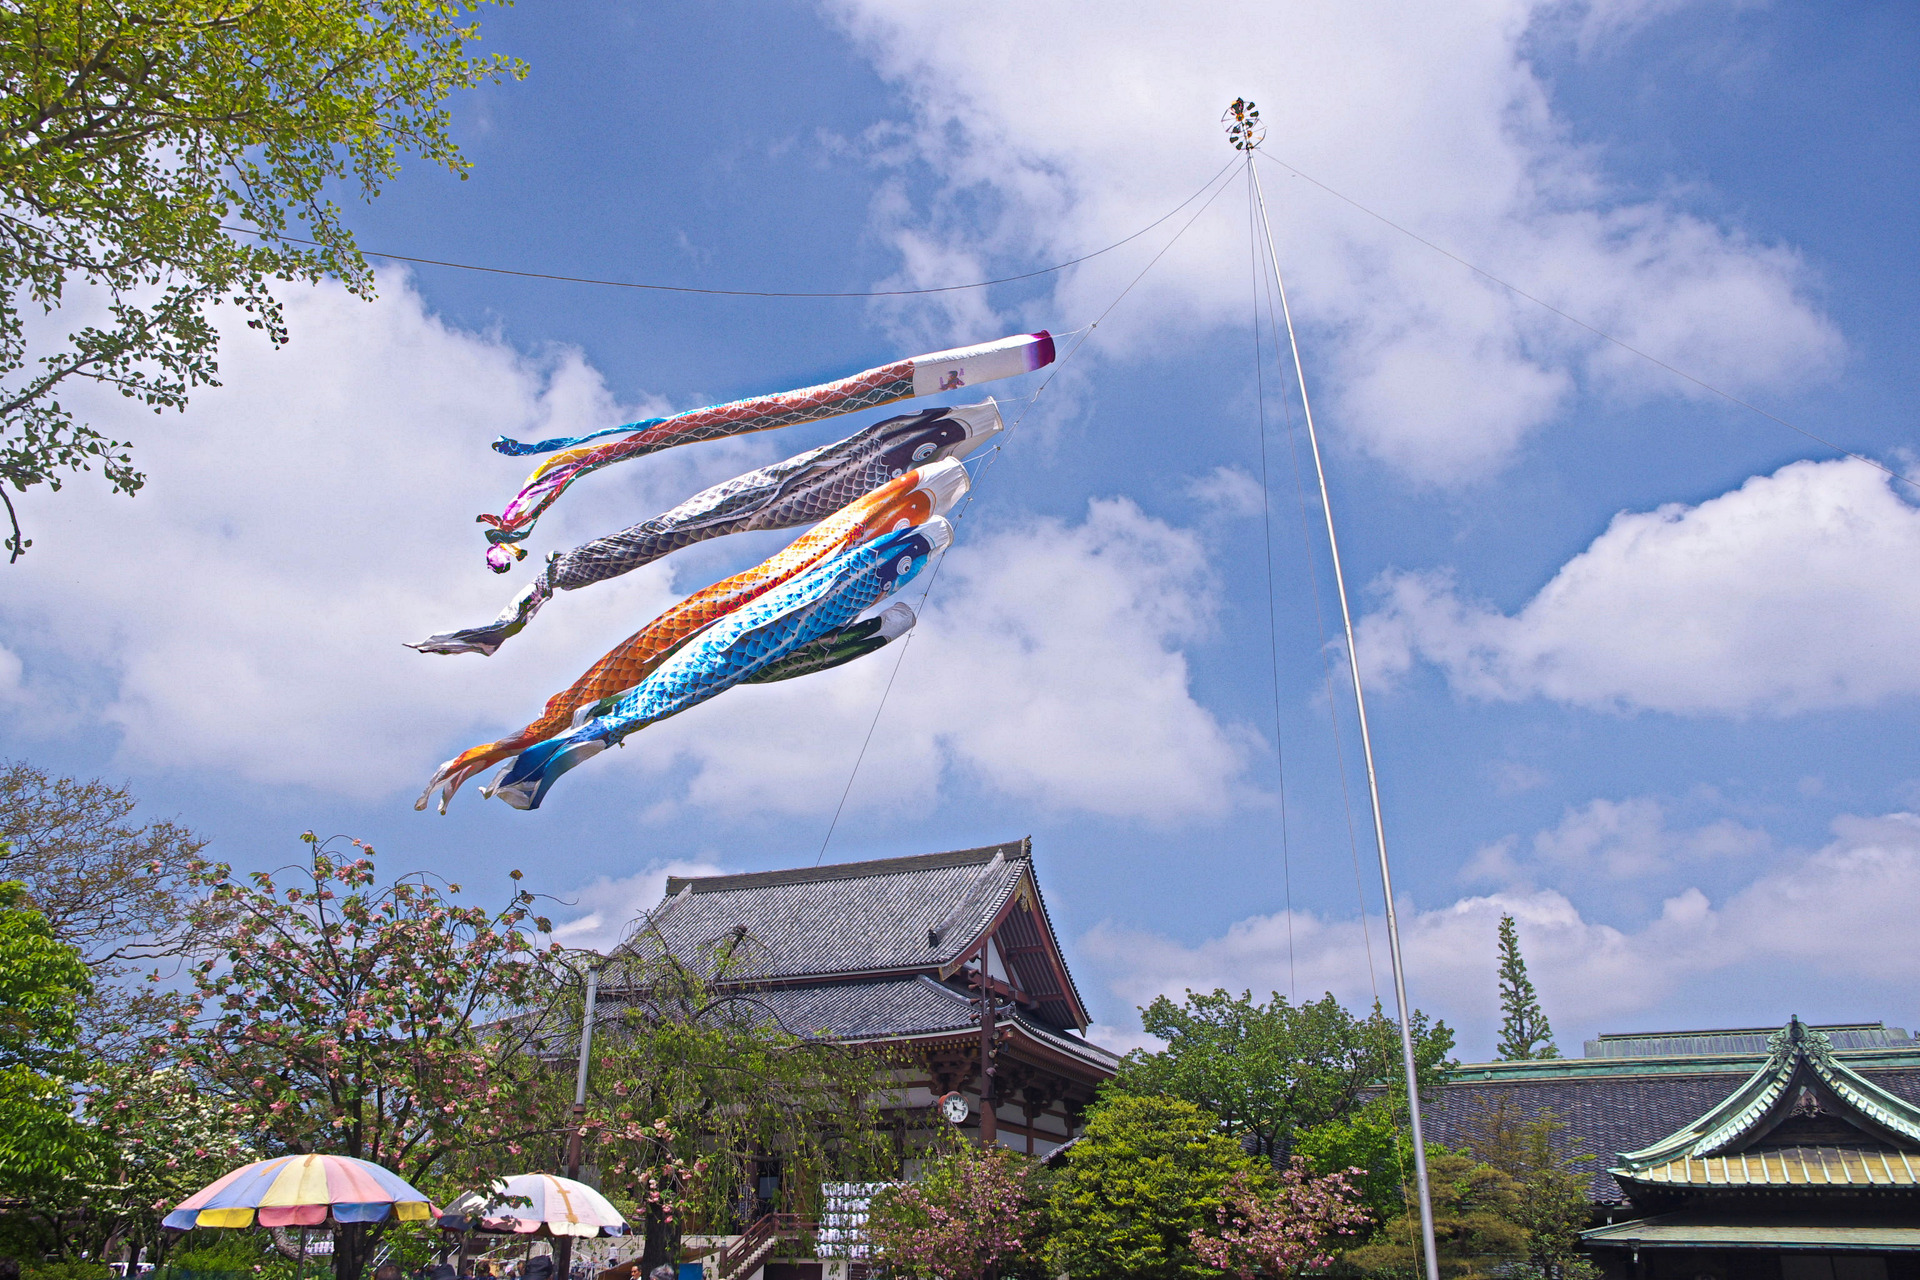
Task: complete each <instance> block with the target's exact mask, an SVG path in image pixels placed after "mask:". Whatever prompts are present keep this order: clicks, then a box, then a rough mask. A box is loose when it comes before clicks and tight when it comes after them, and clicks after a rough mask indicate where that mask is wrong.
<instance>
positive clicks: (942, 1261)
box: [867, 1144, 1042, 1280]
mask: <svg viewBox="0 0 1920 1280" xmlns="http://www.w3.org/2000/svg"><path fill="white" fill-rule="evenodd" d="M1038 1171H1039V1166H1037V1165H1036V1164H1035V1163H1034V1162H1033V1161H1032V1160H1029V1159H1027V1158H1026V1157H1025V1156H1021V1155H1017V1154H1015V1153H1014V1152H1013V1151H1012V1150H1010V1149H1008V1148H1006V1147H1001V1146H995V1147H993V1148H991V1149H989V1150H985V1151H982V1150H980V1149H978V1148H976V1147H974V1146H972V1145H970V1144H968V1145H956V1146H954V1147H953V1148H951V1149H949V1150H948V1151H947V1152H945V1153H944V1154H943V1155H941V1156H940V1157H938V1158H937V1159H936V1160H935V1161H934V1163H933V1164H932V1167H931V1168H929V1169H928V1170H927V1171H926V1173H925V1174H924V1176H922V1177H921V1179H920V1180H919V1181H918V1182H909V1183H903V1184H901V1185H899V1186H894V1187H889V1188H887V1189H886V1190H884V1191H882V1192H881V1193H880V1194H879V1195H878V1196H876V1197H874V1200H873V1203H872V1205H871V1207H870V1208H869V1210H868V1216H867V1240H868V1243H869V1244H871V1245H872V1247H873V1251H874V1255H875V1257H876V1258H877V1259H878V1260H879V1261H880V1262H881V1263H882V1264H883V1265H885V1266H886V1267H887V1268H888V1269H889V1270H891V1271H892V1272H893V1274H895V1275H900V1276H924V1277H928V1278H929V1280H982V1278H983V1277H986V1276H990V1275H993V1274H996V1273H997V1272H999V1271H1000V1270H1001V1269H1003V1268H1005V1267H1007V1266H1010V1265H1012V1264H1014V1263H1016V1262H1017V1261H1020V1260H1024V1259H1026V1258H1028V1257H1030V1256H1032V1255H1034V1254H1035V1253H1036V1252H1037V1250H1038V1246H1039V1239H1038V1236H1039V1229H1040V1217H1041V1203H1042V1200H1041V1194H1040V1189H1039V1172H1038Z"/></svg>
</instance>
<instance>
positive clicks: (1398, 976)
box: [1246, 145, 1440, 1280]
mask: <svg viewBox="0 0 1920 1280" xmlns="http://www.w3.org/2000/svg"><path fill="white" fill-rule="evenodd" d="M1246 155H1247V174H1248V176H1249V177H1251V178H1252V179H1253V193H1254V199H1255V201H1256V203H1258V205H1259V206H1260V227H1261V230H1262V231H1263V233H1264V234H1265V237H1266V241H1267V260H1268V261H1269V262H1270V263H1271V264H1272V266H1273V279H1274V283H1275V284H1276V285H1277V286H1278V287H1279V290H1280V313H1281V315H1282V316H1284V317H1285V318H1286V323H1287V343H1288V345H1289V346H1290V347H1291V348H1292V350H1293V376H1294V381H1295V382H1297V383H1298V384H1299V386H1300V410H1301V413H1302V414H1303V415H1304V416H1305V418H1306V420H1307V443H1308V445H1309V446H1310V447H1311V448H1312V451H1313V470H1314V474H1315V475H1316V476H1317V477H1318V478H1319V481H1320V510H1321V512H1322V513H1323V514H1324V515H1325V516H1326V518H1327V549H1328V550H1329V551H1330V552H1332V554H1333V582H1334V586H1335V588H1336V589H1337V590H1338V591H1339V593H1340V621H1341V622H1342V624H1344V625H1345V627H1346V631H1347V670H1348V671H1349V672H1350V673H1351V674H1352V676H1353V705H1354V709H1355V710H1356V711H1357V712H1358V713H1359V716H1360V749H1361V751H1362V752H1363V753H1364V754H1365V756H1366V761H1367V795H1368V797H1369V798H1370V799H1371V800H1372V802H1373V842H1374V846H1375V847H1376V848H1377V849H1378V850H1379V851H1380V888H1381V891H1382V892H1383V893H1384V894H1385V895H1386V901H1387V950H1388V953H1389V954H1390V955H1391V956H1392V957H1393V999H1394V1004H1395V1006H1396V1008H1397V1010H1398V1012H1399V1015H1400V1063H1401V1066H1402V1067H1403V1068H1404V1069H1405V1071H1406V1078H1407V1115H1408V1117H1409V1119H1410V1126H1409V1127H1410V1128H1411V1129H1412V1130H1413V1176H1414V1181H1415V1182H1416V1183H1417V1184H1418V1188H1419V1194H1420V1240H1421V1243H1422V1244H1423V1245H1424V1246H1425V1251H1426V1264H1427V1280H1440V1255H1439V1254H1438V1253H1437V1252H1436V1251H1435V1250H1434V1244H1433V1195H1432V1192H1431V1190H1430V1188H1429V1187H1428V1184H1427V1146H1426V1142H1425V1140H1424V1139H1423V1137H1422V1136H1421V1132H1420V1081H1419V1078H1418V1073H1417V1072H1416V1070H1415V1068H1414V1060H1413V1023H1412V1020H1411V1018H1410V1017H1409V1016H1408V1013H1407V974H1406V966H1405V964H1404V963H1402V961H1401V958H1400V921H1399V918H1398V915H1397V913H1396V912H1395V911H1394V906H1393V871H1392V870H1391V868H1389V867H1388V865H1387V827H1386V823H1385V822H1384V821H1383V820H1382V818H1381V816H1380V782H1379V779H1378V778H1377V777H1376V776H1375V774H1374V769H1373V735H1372V734H1371V733H1370V732H1368V729H1367V694H1366V691H1365V690H1364V689H1363V688H1361V686H1360V661H1359V655H1358V654H1357V653H1355V651H1354V647H1353V610H1352V608H1351V607H1350V606H1349V605H1348V603H1347V576H1346V573H1345V572H1344V571H1343V570H1342V568H1341V566H1340V538H1339V535H1338V534H1336V533H1335V532H1334V529H1333V502H1332V501H1331V500H1330V499H1329V498H1328V496H1327V470H1326V468H1325V467H1324V466H1322V465H1321V462H1320V437H1319V434H1318V433H1317V432H1316V431H1315V430H1314V426H1313V404H1312V402H1311V401H1309V400H1308V398H1307V375H1306V370H1305V369H1303V368H1302V367H1301V364H1300V343H1299V341H1298V340H1297V339H1296V338H1295V337H1294V332H1293V311H1292V309H1291V308H1290V307H1288V305H1287V284H1286V279H1285V278H1284V277H1283V276H1282V275H1281V274H1280V255H1279V253H1277V252H1276V251H1275V249H1274V247H1273V225H1272V223H1270V222H1269V221H1268V220H1267V197H1266V193H1265V192H1264V191H1262V190H1261V188H1260V173H1259V170H1258V169H1256V168H1255V166H1254V163H1253V146H1252V145H1249V146H1248V147H1247V148H1246ZM1362 909H1363V910H1364V909H1365V908H1364V907H1363V908H1362Z"/></svg>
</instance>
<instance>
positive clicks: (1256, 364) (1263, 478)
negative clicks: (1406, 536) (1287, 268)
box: [1247, 161, 1364, 999]
mask: <svg viewBox="0 0 1920 1280" xmlns="http://www.w3.org/2000/svg"><path fill="white" fill-rule="evenodd" d="M1248 163H1252V162H1251V161H1249V162H1248ZM1247 261H1248V268H1249V270H1248V273H1247V274H1248V277H1249V280H1250V281H1251V283H1252V285H1253V386H1254V404H1255V405H1256V407H1257V409H1258V412H1257V415H1256V416H1257V418H1258V425H1259V431H1260V534H1261V537H1262V539H1263V540H1264V541H1265V543H1266V548H1267V659H1268V672H1267V674H1268V675H1270V676H1271V677H1272V684H1273V764H1274V771H1275V773H1276V774H1277V775H1278V776H1279V782H1280V883H1281V885H1282V887H1283V891H1284V892H1285V894H1286V906H1287V998H1288V999H1298V998H1299V994H1300V993H1299V984H1298V982H1297V981H1296V975H1295V971H1294V958H1293V857H1292V851H1291V848H1290V844H1289V841H1288V839H1287V754H1286V747H1285V746H1284V745H1283V744H1282V742H1281V740H1280V617H1279V610H1278V608H1277V607H1276V605H1275V602H1274V595H1275V591H1274V585H1273V503H1272V501H1271V499H1270V496H1269V492H1270V488H1271V486H1270V485H1269V484H1268V482H1267V368H1266V364H1267V362H1266V352H1265V346H1264V344H1263V342H1262V340H1261V330H1260V283H1261V279H1262V275H1263V273H1262V272H1261V270H1260V242H1259V239H1258V237H1257V234H1256V228H1255V226H1254V215H1253V184H1252V183H1248V184H1247ZM1278 354H1279V353H1278V351H1277V350H1276V352H1275V355H1276V357H1277V356H1278ZM1363 913H1364V908H1363Z"/></svg>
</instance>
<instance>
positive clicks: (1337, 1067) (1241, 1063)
mask: <svg viewBox="0 0 1920 1280" xmlns="http://www.w3.org/2000/svg"><path fill="white" fill-rule="evenodd" d="M1141 1024H1142V1025H1143V1026H1144V1027H1145V1028H1146V1029H1147V1031H1148V1032H1149V1033H1151V1034H1153V1035H1156V1036H1159V1037H1160V1038H1161V1039H1163V1040H1165V1041H1166V1042H1167V1047H1166V1048H1165V1049H1162V1050H1160V1051H1159V1052H1157V1053H1149V1052H1147V1051H1145V1050H1138V1049H1136V1050H1135V1051H1134V1052H1132V1053H1130V1054H1128V1055H1127V1057H1126V1058H1125V1060H1124V1061H1122V1063H1121V1065H1120V1074H1119V1076H1118V1078H1117V1079H1116V1080H1115V1082H1114V1086H1113V1087H1115V1088H1117V1089H1120V1090H1123V1091H1125V1092H1128V1093H1136V1094H1143V1095H1152V1094H1167V1095H1171V1096H1173V1097H1176V1098H1184V1099H1186V1100H1187V1101H1189V1102H1191V1103H1193V1104H1194V1105H1195V1106H1197V1107H1200V1108H1202V1109H1203V1110H1205V1111H1207V1112H1209V1113H1211V1114H1213V1115H1215V1116H1217V1117H1219V1120H1220V1126H1221V1132H1223V1133H1225V1134H1227V1135H1228V1136H1230V1137H1241V1136H1246V1137H1249V1138H1251V1139H1252V1140H1253V1142H1254V1144H1255V1150H1256V1152H1257V1153H1258V1154H1261V1155H1265V1156H1269V1157H1272V1156H1275V1155H1278V1154H1280V1153H1282V1152H1284V1151H1285V1150H1286V1148H1287V1144H1288V1142H1289V1141H1291V1139H1292V1136H1293V1134H1294V1133H1296V1132H1297V1131H1299V1130H1303V1129H1308V1128H1311V1127H1313V1126H1314V1125H1317V1124H1322V1123H1325V1122H1326V1121H1328V1120H1331V1119H1334V1118H1336V1117H1338V1116H1342V1115H1345V1114H1346V1113H1347V1112H1348V1111H1350V1110H1352V1109H1353V1108H1354V1107H1355V1106H1357V1105H1358V1104H1359V1102H1360V1100H1361V1098H1362V1096H1363V1095H1364V1094H1365V1092H1366V1091H1367V1090H1368V1089H1369V1088H1371V1087H1373V1086H1375V1085H1377V1084H1380V1083H1381V1082H1383V1081H1384V1082H1386V1083H1387V1086H1388V1088H1389V1089H1392V1088H1393V1087H1395V1085H1396V1083H1397V1082H1398V1081H1399V1080H1400V1078H1401V1067H1400V1032H1399V1028H1398V1027H1397V1025H1396V1024H1395V1023H1394V1021H1393V1020H1392V1019H1391V1018H1388V1017H1387V1016H1386V1014H1385V1013H1384V1012H1383V1011H1382V1010H1381V1008H1380V1007H1379V1006H1378V1005H1375V1006H1374V1009H1373V1011H1372V1013H1370V1014H1369V1015H1368V1016H1367V1017H1365V1018H1356V1017H1354V1016H1353V1015H1352V1014H1351V1013H1349V1012H1348V1011H1347V1010H1346V1009H1345V1008H1343V1007H1342V1006H1341V1004H1340V1002H1339V1001H1338V1000H1336V999H1334V998H1333V996H1332V995H1327V996H1324V997H1322V998H1321V999H1319V1000H1312V1001H1308V1002H1306V1003H1303V1004H1298V1005H1296V1004H1292V1003H1290V1002H1289V1001H1288V1000H1287V999H1286V998H1285V997H1284V996H1282V995H1280V994H1279V993H1277V992H1275V993H1273V994H1272V995H1271V996H1270V997H1269V998H1268V1000H1267V1002H1266V1003H1265V1004H1257V1003H1255V1002H1254V1000H1253V993H1252V992H1250V991H1243V992H1242V993H1241V994H1240V995H1238V996H1233V995H1229V994H1228V993H1227V992H1226V991H1224V990H1215V991H1214V992H1213V993H1211V994H1209V995H1203V994H1201V993H1199V992H1195V991H1189V992H1187V996H1186V999H1185V1001H1183V1002H1182V1003H1180V1004H1175V1003H1174V1002H1173V1001H1172V1000H1170V999H1168V998H1167V997H1165V996H1161V997H1159V998H1158V999H1156V1000H1155V1001H1154V1002H1153V1003H1152V1004H1150V1005H1148V1006H1147V1007H1146V1008H1145V1009H1143V1010H1141ZM1413 1031H1414V1058H1415V1064H1416V1067H1417V1068H1418V1071H1419V1075H1420V1080H1421V1087H1422V1088H1423V1089H1424V1088H1426V1087H1427V1086H1428V1085H1430V1084H1435V1083H1438V1081H1439V1080H1440V1078H1441V1076H1442V1073H1443V1072H1444V1071H1445V1069H1446V1067H1447V1065H1448V1059H1447V1055H1448V1053H1449V1052H1450V1051H1451V1050H1452V1048H1453V1032H1452V1031H1451V1030H1450V1029H1449V1028H1448V1027H1447V1024H1446V1023H1444V1022H1438V1023H1429V1021H1428V1019H1427V1016H1426V1015H1425V1014H1423V1013H1418V1012H1416V1013H1415V1014H1414V1017H1413Z"/></svg>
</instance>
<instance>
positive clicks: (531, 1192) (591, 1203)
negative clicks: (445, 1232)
mask: <svg viewBox="0 0 1920 1280" xmlns="http://www.w3.org/2000/svg"><path fill="white" fill-rule="evenodd" d="M522 1202H524V1203H522ZM456 1218H464V1219H466V1220H467V1221H468V1222H471V1223H472V1224H473V1225H474V1226H475V1227H477V1228H478V1229H479V1230H481V1231H494V1232H500V1233H502V1234H505V1233H509V1232H510V1233H512V1234H514V1235H523V1236H527V1235H548V1236H600V1235H608V1236H618V1235H625V1234H626V1230H627V1220H626V1219H625V1218H623V1217H621V1216H620V1211H619V1210H618V1209H616V1208H614V1207H613V1206H612V1205H611V1204H608V1203H607V1198H606V1197H605V1196H603V1195H601V1194H600V1193H599V1192H598V1191H595V1190H594V1189H593V1188H592V1187H590V1186H588V1185H587V1184H586V1183H584V1182H575V1181H574V1180H573V1179H572V1178H559V1177H555V1176H554V1175H553V1174H551V1173H519V1174H515V1175H514V1176H513V1177H511V1178H499V1179H496V1180H495V1181H494V1184H493V1185H492V1186H491V1187H489V1188H488V1189H487V1190H485V1191H469V1192H467V1194H465V1195H463V1196H461V1197H460V1198H459V1199H458V1200H455V1201H454V1202H453V1203H452V1204H450V1205H448V1206H447V1211H446V1215H445V1217H443V1218H442V1219H441V1225H442V1226H445V1227H456V1223H455V1222H454V1221H452V1220H453V1219H456Z"/></svg>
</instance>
